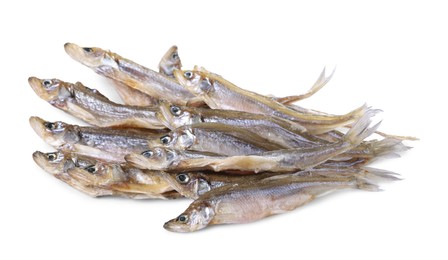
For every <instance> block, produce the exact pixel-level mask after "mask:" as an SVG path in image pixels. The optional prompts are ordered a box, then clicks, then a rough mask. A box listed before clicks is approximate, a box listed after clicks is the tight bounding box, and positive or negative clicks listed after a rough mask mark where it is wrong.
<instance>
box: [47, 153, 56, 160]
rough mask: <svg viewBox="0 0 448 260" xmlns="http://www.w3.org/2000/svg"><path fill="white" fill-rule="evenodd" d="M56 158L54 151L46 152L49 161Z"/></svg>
mask: <svg viewBox="0 0 448 260" xmlns="http://www.w3.org/2000/svg"><path fill="white" fill-rule="evenodd" d="M56 158H58V156H57V155H56V153H48V154H47V159H48V160H49V161H50V162H51V161H54V160H56Z"/></svg>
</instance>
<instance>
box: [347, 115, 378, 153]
mask: <svg viewBox="0 0 448 260" xmlns="http://www.w3.org/2000/svg"><path fill="white" fill-rule="evenodd" d="M377 112H378V110H375V109H368V110H367V111H366V112H365V113H364V115H363V116H362V117H361V118H359V119H358V121H356V123H355V124H354V125H353V126H352V128H351V129H350V130H349V131H348V132H347V134H346V135H345V136H344V141H346V142H348V143H350V144H351V145H352V147H355V146H358V145H359V144H360V143H361V142H362V141H363V140H364V139H365V138H367V137H368V136H370V135H371V134H373V133H375V131H376V129H377V128H378V127H379V126H380V124H381V122H379V123H377V124H375V125H374V126H372V127H369V125H370V123H371V122H372V120H371V118H372V117H373V116H374V115H375V114H376V113H377Z"/></svg>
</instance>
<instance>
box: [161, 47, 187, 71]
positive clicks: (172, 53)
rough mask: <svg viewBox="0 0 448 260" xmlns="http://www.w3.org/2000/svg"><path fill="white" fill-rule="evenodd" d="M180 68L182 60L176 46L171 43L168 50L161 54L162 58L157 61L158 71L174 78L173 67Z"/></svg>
mask: <svg viewBox="0 0 448 260" xmlns="http://www.w3.org/2000/svg"><path fill="white" fill-rule="evenodd" d="M181 68H182V61H181V60H180V57H179V53H178V50H177V46H176V45H173V46H171V48H169V49H168V51H167V52H166V53H165V55H163V57H162V59H161V60H160V62H159V73H161V74H163V75H165V76H167V77H170V78H174V74H173V71H174V70H175V69H178V70H179V69H181Z"/></svg>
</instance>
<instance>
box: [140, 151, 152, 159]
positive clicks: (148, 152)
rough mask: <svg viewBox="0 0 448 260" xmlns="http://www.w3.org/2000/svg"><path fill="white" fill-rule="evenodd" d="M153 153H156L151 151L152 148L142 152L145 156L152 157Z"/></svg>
mask: <svg viewBox="0 0 448 260" xmlns="http://www.w3.org/2000/svg"><path fill="white" fill-rule="evenodd" d="M153 154H154V152H153V151H151V150H148V151H144V152H143V153H142V155H143V156H145V157H146V158H149V157H151V156H152V155H153Z"/></svg>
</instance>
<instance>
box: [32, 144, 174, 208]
mask: <svg viewBox="0 0 448 260" xmlns="http://www.w3.org/2000/svg"><path fill="white" fill-rule="evenodd" d="M33 159H34V161H35V162H36V164H37V165H38V166H39V167H41V168H42V169H43V170H45V171H46V172H48V173H49V174H51V175H53V176H54V177H56V178H58V179H60V180H62V181H63V182H65V183H67V184H69V185H70V186H72V187H74V188H75V189H77V190H79V191H81V192H83V193H86V194H88V195H90V196H92V197H100V196H121V197H128V198H136V199H149V198H160V199H167V198H175V197H180V195H177V196H173V195H175V193H176V192H173V189H172V188H171V186H170V185H169V184H168V183H167V182H166V181H165V180H164V178H162V177H161V173H160V172H154V171H146V170H140V169H137V168H133V167H130V166H127V165H125V164H110V163H104V162H100V161H98V160H96V159H95V158H92V157H87V156H80V155H75V154H69V153H63V152H61V151H57V152H52V153H42V152H39V151H36V152H35V153H33Z"/></svg>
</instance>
